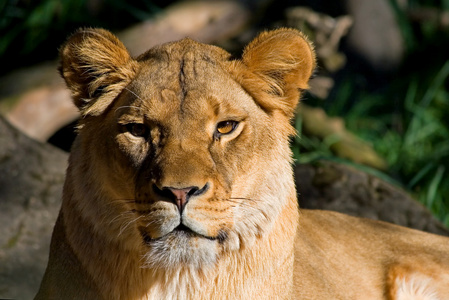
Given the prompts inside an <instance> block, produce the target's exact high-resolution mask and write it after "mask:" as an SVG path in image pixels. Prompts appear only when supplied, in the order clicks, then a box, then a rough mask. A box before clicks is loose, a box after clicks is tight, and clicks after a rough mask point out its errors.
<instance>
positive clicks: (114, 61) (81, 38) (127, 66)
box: [59, 29, 138, 116]
mask: <svg viewBox="0 0 449 300" xmlns="http://www.w3.org/2000/svg"><path fill="white" fill-rule="evenodd" d="M60 57H61V66H60V69H59V71H60V73H61V75H62V77H63V78H64V80H65V82H66V84H67V86H68V88H69V89H70V90H71V92H72V97H73V101H74V103H75V105H76V106H77V107H78V109H79V110H80V112H81V114H82V115H83V116H86V115H99V114H101V113H102V112H104V110H105V109H106V108H107V107H108V106H109V105H110V104H111V103H112V102H113V100H114V99H115V98H116V97H117V95H118V94H119V93H120V92H121V91H122V90H123V88H124V87H125V86H126V85H127V84H128V83H129V82H130V81H131V80H132V79H133V78H134V76H135V75H136V74H137V71H138V64H137V62H136V61H135V60H134V59H132V58H131V56H130V54H129V52H128V50H127V49H126V48H125V46H124V45H123V43H122V42H120V41H119V40H118V38H117V37H115V36H114V35H113V34H112V33H110V32H109V31H107V30H104V29H81V30H79V31H77V32H76V33H75V34H73V35H72V36H71V37H70V38H69V39H68V40H67V42H66V43H65V44H64V45H63V46H62V48H61V50H60Z"/></svg>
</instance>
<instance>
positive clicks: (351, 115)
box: [294, 60, 449, 226]
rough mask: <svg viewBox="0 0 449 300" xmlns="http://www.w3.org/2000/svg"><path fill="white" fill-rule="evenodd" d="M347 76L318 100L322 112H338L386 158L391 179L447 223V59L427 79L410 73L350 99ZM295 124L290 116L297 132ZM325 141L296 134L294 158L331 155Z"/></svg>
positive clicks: (298, 122) (351, 85)
mask: <svg viewBox="0 0 449 300" xmlns="http://www.w3.org/2000/svg"><path fill="white" fill-rule="evenodd" d="M349 76H350V77H349V78H348V79H347V80H345V81H343V82H342V83H341V84H340V85H339V86H338V87H336V93H335V97H334V99H332V100H329V99H328V100H327V101H329V102H330V103H327V105H323V106H325V107H326V111H327V112H328V113H329V114H330V115H337V116H341V117H343V118H344V120H345V124H346V126H347V128H348V129H349V130H350V131H352V132H354V133H355V134H356V135H358V136H359V137H361V138H362V139H364V140H365V141H367V142H369V143H371V145H372V146H373V147H374V149H375V150H376V151H377V152H378V153H379V154H380V155H381V156H382V157H384V158H385V159H386V161H387V162H388V165H389V170H388V172H387V176H390V177H391V181H392V182H395V181H399V182H401V183H402V185H403V186H404V187H405V188H406V189H408V190H409V191H410V192H411V193H413V194H414V195H415V197H416V198H417V199H418V200H420V201H421V202H422V203H423V204H425V205H426V206H427V207H428V208H429V209H430V210H431V211H432V212H433V213H434V215H435V216H437V217H438V218H439V219H440V220H441V221H442V222H444V223H445V224H446V225H447V226H449V126H448V121H447V120H448V118H447V117H448V116H447V114H448V113H449V93H448V90H447V86H446V85H447V82H448V79H449V60H448V61H446V62H445V63H444V65H443V66H442V67H441V68H440V70H439V71H438V72H437V73H436V75H434V77H433V78H431V80H422V78H420V76H419V74H411V75H410V78H411V79H410V78H406V79H404V78H401V79H398V82H393V83H392V84H391V86H390V88H389V89H388V90H385V91H374V92H367V91H359V92H355V94H356V96H355V98H356V100H354V91H357V87H356V86H355V84H354V82H355V81H354V79H353V78H352V76H353V75H349ZM404 80H405V81H407V84H406V85H405V84H404V83H403V81H404ZM395 97H396V98H397V99H398V100H397V101H393V100H392V99H394V98H395ZM301 127H302V125H301V120H300V119H298V120H296V128H297V130H298V131H299V132H300V133H301ZM330 143H331V141H329V140H328V141H326V140H324V141H320V140H318V139H316V138H314V137H307V136H304V135H301V136H300V137H298V138H297V139H296V140H295V141H294V145H295V146H294V153H295V157H297V160H298V161H299V162H309V161H313V160H315V159H317V158H322V157H327V158H329V157H332V156H333V153H332V152H331V151H330V148H329V146H330Z"/></svg>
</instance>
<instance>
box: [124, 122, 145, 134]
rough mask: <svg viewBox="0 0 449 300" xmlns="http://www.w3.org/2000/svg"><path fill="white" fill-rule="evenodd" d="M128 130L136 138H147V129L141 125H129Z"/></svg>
mask: <svg viewBox="0 0 449 300" xmlns="http://www.w3.org/2000/svg"><path fill="white" fill-rule="evenodd" d="M126 130H127V131H128V132H129V133H131V134H132V135H134V136H136V137H145V136H146V135H147V131H148V129H147V127H146V126H145V125H144V124H140V123H130V124H127V125H126Z"/></svg>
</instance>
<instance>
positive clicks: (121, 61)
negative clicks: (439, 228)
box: [36, 29, 449, 299]
mask: <svg viewBox="0 0 449 300" xmlns="http://www.w3.org/2000/svg"><path fill="white" fill-rule="evenodd" d="M61 61H62V63H61V69H60V71H61V74H62V76H63V77H64V79H65V81H66V83H67V86H68V87H69V88H70V90H71V91H72V95H73V99H74V103H75V104H76V105H77V106H78V108H79V109H80V111H81V114H82V116H83V118H82V120H81V121H80V124H79V133H78V137H77V138H76V140H75V143H74V145H73V148H72V152H71V155H70V160H69V168H68V170H67V177H66V182H65V185H64V193H63V204H62V207H61V212H60V215H59V218H58V221H57V223H56V225H55V229H54V233H53V238H52V243H51V250H50V259H49V264H48V267H47V270H46V273H45V276H44V279H43V281H42V284H41V288H40V291H39V293H38V294H37V296H36V299H292V298H293V299H298V298H299V299H301V298H303V299H383V298H386V299H404V297H406V296H404V295H409V294H413V293H414V294H416V295H417V296H416V297H418V295H419V296H421V297H422V298H423V299H444V297H445V295H448V294H449V290H448V286H449V278H448V277H449V273H448V271H447V270H448V269H449V258H448V257H449V254H448V251H449V242H448V239H446V238H443V237H438V236H434V235H429V234H424V233H421V232H416V231H413V230H409V229H405V228H401V227H397V226H393V225H387V224H385V223H381V222H374V221H368V220H362V219H358V218H352V217H348V216H344V215H341V214H337V213H331V212H317V211H301V213H300V211H299V210H298V205H297V199H296V191H295V186H294V181H293V175H292V168H291V162H292V159H291V152H290V150H289V136H290V135H291V134H293V133H294V129H293V128H292V126H291V125H290V119H291V117H292V116H293V112H294V110H295V107H296V105H297V102H298V100H299V97H300V93H301V91H302V90H303V89H306V88H307V82H308V79H309V77H310V76H311V73H312V71H313V69H314V67H315V57H314V52H313V47H312V46H311V44H310V43H309V42H308V41H307V39H306V38H305V37H304V36H303V35H302V34H301V33H299V32H298V31H296V30H291V29H279V30H275V31H269V32H265V33H262V34H261V35H260V36H259V37H257V38H256V39H255V40H254V41H253V42H251V43H250V44H249V45H248V46H247V47H246V49H245V51H244V53H243V55H242V58H241V59H237V60H236V59H232V58H231V57H230V55H229V54H228V53H227V52H226V51H224V50H222V49H220V48H217V47H214V46H209V45H203V44H199V43H196V42H194V41H192V40H189V39H184V40H181V41H179V42H175V43H169V44H165V45H162V46H159V47H155V48H153V49H150V50H149V51H148V52H146V53H144V54H142V55H141V56H139V57H138V58H136V59H133V58H131V57H130V56H129V54H128V52H127V50H126V48H125V47H124V46H123V44H122V43H121V42H120V41H118V40H117V38H116V37H115V36H113V35H112V34H111V33H109V32H107V31H105V30H101V29H86V30H80V31H79V32H77V33H75V34H74V35H73V36H72V37H71V38H70V39H69V40H68V42H67V43H66V44H65V45H64V46H63V47H62V49H61ZM226 121H232V122H233V123H232V122H231V124H234V127H232V128H233V130H231V131H230V132H229V133H227V134H219V129H220V126H221V125H220V124H224V123H223V122H226ZM136 124H137V125H136ZM226 124H228V123H226ZM228 125H229V124H228ZM170 191H172V192H170ZM188 191H189V193H187V192H188ZM187 200H188V202H186V201H187ZM407 293H408V294H407ZM401 297H402V298H401ZM407 297H408V296H407ZM426 297H427V298H426ZM416 299H421V298H416Z"/></svg>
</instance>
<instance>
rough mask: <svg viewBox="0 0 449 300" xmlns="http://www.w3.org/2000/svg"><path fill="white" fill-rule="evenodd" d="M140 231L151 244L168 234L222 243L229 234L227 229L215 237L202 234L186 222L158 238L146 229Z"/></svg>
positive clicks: (146, 241) (185, 238)
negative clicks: (153, 236)
mask: <svg viewBox="0 0 449 300" xmlns="http://www.w3.org/2000/svg"><path fill="white" fill-rule="evenodd" d="M140 233H141V235H142V238H143V241H144V242H145V244H147V245H149V244H152V243H153V242H155V241H158V240H162V239H166V238H167V237H168V236H172V237H175V238H177V239H182V240H188V239H192V238H204V239H207V240H210V241H218V242H220V243H223V242H224V241H225V240H226V239H227V237H228V235H227V233H226V232H225V231H220V232H219V234H218V235H217V236H215V237H211V236H205V235H202V234H199V233H197V232H195V231H193V230H192V229H190V228H189V227H187V226H186V225H184V224H182V223H181V224H179V225H178V226H177V227H176V228H175V229H173V230H172V231H171V232H169V233H167V234H166V235H164V236H161V237H158V238H152V237H151V236H150V235H149V234H148V233H147V232H146V231H145V230H143V229H141V230H140Z"/></svg>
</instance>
